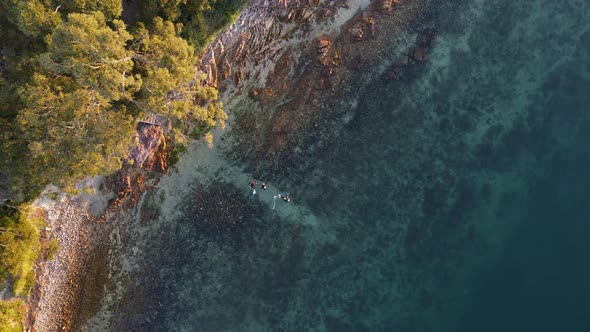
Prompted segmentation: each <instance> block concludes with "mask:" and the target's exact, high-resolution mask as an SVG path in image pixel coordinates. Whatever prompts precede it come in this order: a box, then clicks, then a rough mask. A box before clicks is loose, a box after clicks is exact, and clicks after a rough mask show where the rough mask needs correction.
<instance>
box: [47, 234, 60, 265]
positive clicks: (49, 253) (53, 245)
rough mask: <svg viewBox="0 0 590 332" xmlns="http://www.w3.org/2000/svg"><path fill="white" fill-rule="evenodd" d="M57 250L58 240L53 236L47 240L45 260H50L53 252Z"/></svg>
mask: <svg viewBox="0 0 590 332" xmlns="http://www.w3.org/2000/svg"><path fill="white" fill-rule="evenodd" d="M58 250H59V242H58V241H57V239H55V238H53V239H51V240H50V241H49V244H48V246H47V258H46V260H48V261H50V260H52V259H53V258H54V257H55V254H56V253H57V251H58Z"/></svg>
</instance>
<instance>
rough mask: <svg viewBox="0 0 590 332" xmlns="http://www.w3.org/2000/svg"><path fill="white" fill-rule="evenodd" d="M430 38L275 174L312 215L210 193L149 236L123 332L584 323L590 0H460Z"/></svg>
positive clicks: (437, 15)
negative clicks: (406, 71) (287, 213)
mask: <svg viewBox="0 0 590 332" xmlns="http://www.w3.org/2000/svg"><path fill="white" fill-rule="evenodd" d="M434 3H438V2H436V1H435V2H434ZM429 20H432V21H429ZM432 26H434V27H436V29H437V41H436V46H435V48H434V50H433V53H432V54H431V57H430V59H429V61H427V62H426V63H424V64H421V65H419V66H416V68H414V69H413V70H412V73H411V75H409V76H408V78H407V79H405V80H403V81H399V80H398V81H396V80H393V81H392V80H386V79H384V78H383V77H381V76H376V77H373V78H372V79H371V81H370V82H368V83H367V84H366V85H364V86H362V87H360V88H359V94H358V96H354V99H356V100H355V101H356V103H354V105H355V106H351V108H350V110H348V111H346V112H344V113H346V114H345V118H346V119H347V120H346V121H334V128H333V129H334V132H337V134H336V135H334V136H331V137H329V138H327V139H325V140H324V141H322V142H321V143H317V144H316V145H315V148H314V149H305V147H304V148H303V149H302V150H303V151H302V152H301V151H300V152H298V153H297V154H294V155H293V156H292V158H294V159H295V160H296V161H299V162H293V163H290V164H289V165H290V166H288V169H286V170H282V172H280V173H273V172H271V171H268V172H266V173H265V172H264V171H261V174H266V176H267V177H268V178H267V179H265V180H270V181H271V183H272V184H273V185H276V186H277V187H281V188H288V189H289V191H291V193H292V196H293V202H292V204H293V206H294V207H295V208H294V209H300V210H301V211H306V213H308V215H307V216H304V215H299V216H298V217H290V218H289V217H284V216H281V215H280V214H277V213H273V212H272V210H270V209H269V206H267V204H265V203H262V202H259V201H257V200H255V199H247V200H244V199H243V195H242V196H240V195H241V194H240V192H241V191H242V187H241V186H243V185H245V184H242V183H232V182H231V181H227V179H226V180H223V179H222V180H221V182H216V183H213V184H197V185H196V186H195V190H194V192H193V193H191V194H190V195H188V196H187V197H186V198H185V204H184V205H182V206H181V209H182V210H183V211H184V216H183V217H182V218H178V219H173V220H171V219H166V218H162V219H163V221H162V220H161V222H162V225H161V228H160V230H159V231H158V232H153V233H152V234H150V235H147V236H148V240H147V242H146V243H147V246H146V247H145V248H142V250H144V251H145V257H144V260H145V261H144V262H143V263H144V265H143V266H144V268H143V269H142V270H141V271H139V273H138V274H137V275H136V276H134V278H135V282H134V283H133V284H132V285H130V286H129V288H130V291H129V293H128V295H127V298H126V302H124V303H127V304H124V305H121V307H120V308H119V309H120V317H119V318H118V326H119V327H120V328H121V329H145V330H150V329H151V330H199V331H221V330H236V331H307V330H316V331H325V330H328V331H400V332H405V331H407V332H413V331H449V332H451V331H465V332H472V331H590V283H588V281H590V259H588V256H589V254H590V241H588V240H587V237H588V236H589V235H590V224H589V223H590V198H589V197H590V175H588V171H589V170H590V149H589V147H588V144H589V143H590V93H589V92H590V60H589V59H590V13H589V8H588V4H587V3H585V2H584V1H575V0H571V1H549V0H542V1H532V0H530V1H529V0H523V1H516V2H515V1H505V0H493V1H486V2H482V3H475V2H473V3H471V4H469V3H467V2H465V3H463V4H462V5H460V6H457V7H453V6H451V5H449V6H440V9H438V7H437V9H433V11H432V15H429V16H427V17H425V22H422V23H421V24H417V26H416V27H415V28H416V29H420V28H432ZM333 107H334V108H337V107H342V103H341V101H340V100H338V101H334V103H333ZM233 111H236V112H237V111H239V110H233ZM335 114H340V115H341V114H342V112H340V113H338V112H335ZM230 135H231V133H230ZM312 139H313V140H317V138H316V137H313V138H312ZM232 162H235V161H232ZM261 164H263V163H261ZM245 167H246V168H248V167H249V168H252V169H256V168H257V167H258V168H260V167H262V166H260V165H245ZM278 174H280V176H279V175H278ZM245 190H246V191H248V190H249V189H248V188H246V189H245ZM228 197H230V198H228ZM234 198H235V199H234ZM199 202H205V203H203V204H201V205H200V204H199ZM217 202H223V204H218V203H217ZM283 207H284V206H283V205H281V206H279V208H283ZM311 215H313V218H311V217H310V216H311ZM238 216H242V217H243V218H242V219H240V220H241V221H240V223H239V225H234V224H223V225H221V226H219V227H217V226H214V227H213V226H211V225H212V223H214V221H215V220H217V219H216V218H218V219H220V220H226V221H227V220H236V218H238ZM311 219H313V220H315V221H314V222H315V224H314V223H310V222H309V220H311ZM138 303H142V304H141V305H138Z"/></svg>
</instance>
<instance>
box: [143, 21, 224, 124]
mask: <svg viewBox="0 0 590 332" xmlns="http://www.w3.org/2000/svg"><path fill="white" fill-rule="evenodd" d="M179 33H180V31H179V28H178V27H177V26H176V27H175V26H174V25H173V24H172V22H169V21H164V20H162V19H161V18H156V19H155V20H154V22H153V24H152V26H151V29H150V30H148V29H147V28H145V27H143V26H140V27H139V29H138V31H137V33H136V38H137V39H136V42H135V43H134V45H133V50H134V51H135V52H136V55H135V56H134V57H133V58H134V60H135V63H136V71H137V72H138V73H140V74H141V76H142V83H143V84H142V86H141V89H140V90H139V91H138V93H137V94H136V99H135V103H136V104H137V105H138V107H140V108H141V109H142V110H143V111H144V112H146V113H147V114H161V115H165V116H166V117H168V118H169V119H170V120H171V121H172V122H173V123H174V124H175V128H178V129H181V131H182V132H184V133H185V134H187V133H190V132H193V131H194V130H193V129H194V128H199V127H202V128H204V129H205V131H204V132H202V134H204V133H205V132H206V131H208V130H210V129H211V128H212V127H214V126H215V125H217V124H221V125H222V124H223V122H224V121H225V120H226V119H227V115H226V114H225V113H224V112H223V110H222V109H221V104H219V103H217V91H216V90H215V89H213V88H205V87H202V86H201V85H200V77H198V73H197V71H196V69H195V65H194V64H195V63H196V57H195V53H194V49H193V48H192V47H191V46H190V45H189V44H188V43H187V42H186V41H185V40H184V39H182V38H181V37H180V36H179Z"/></svg>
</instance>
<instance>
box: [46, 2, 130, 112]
mask: <svg viewBox="0 0 590 332" xmlns="http://www.w3.org/2000/svg"><path fill="white" fill-rule="evenodd" d="M111 24H112V26H113V27H114V28H110V27H109V26H108V25H107V23H106V21H105V17H104V15H103V14H102V13H101V12H92V13H90V14H69V15H68V19H67V21H65V22H63V23H62V24H60V25H59V26H58V27H57V28H56V29H55V31H54V32H53V34H52V35H51V38H50V39H49V44H48V47H47V52H46V53H43V54H41V56H40V57H39V63H40V65H41V68H42V69H44V70H46V71H48V72H50V73H52V74H54V75H68V76H69V77H71V78H72V79H74V81H75V83H76V84H77V85H78V87H79V88H82V89H89V90H93V91H95V92H97V98H98V101H99V102H101V104H103V105H105V104H106V103H108V102H110V101H116V100H119V99H121V98H123V97H124V96H125V95H126V94H127V93H132V92H133V91H134V90H136V89H137V87H138V85H139V84H140V83H139V82H138V81H137V77H134V76H133V75H132V74H131V72H132V69H133V61H132V60H131V59H132V54H133V52H131V51H130V50H127V49H126V48H125V44H126V43H127V41H129V40H131V38H132V36H131V34H129V33H128V32H127V30H126V29H125V25H124V24H123V22H122V21H120V20H113V21H112V22H111ZM129 90H131V91H130V92H129Z"/></svg>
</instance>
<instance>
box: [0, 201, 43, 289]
mask: <svg viewBox="0 0 590 332" xmlns="http://www.w3.org/2000/svg"><path fill="white" fill-rule="evenodd" d="M0 214H1V216H0V277H2V278H4V277H6V276H7V275H11V276H12V277H13V278H14V283H13V285H12V292H13V293H14V294H15V295H27V294H28V293H29V290H30V289H31V287H32V286H33V284H34V282H35V276H34V270H33V267H34V265H35V261H36V260H37V258H38V257H39V254H40V253H41V244H40V242H39V235H40V234H39V229H40V228H41V227H43V225H44V222H43V219H42V217H41V215H40V214H39V211H38V210H36V209H33V208H32V207H30V206H27V205H22V206H21V207H20V211H19V210H15V209H12V208H7V207H3V208H2V210H1V211H0Z"/></svg>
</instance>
